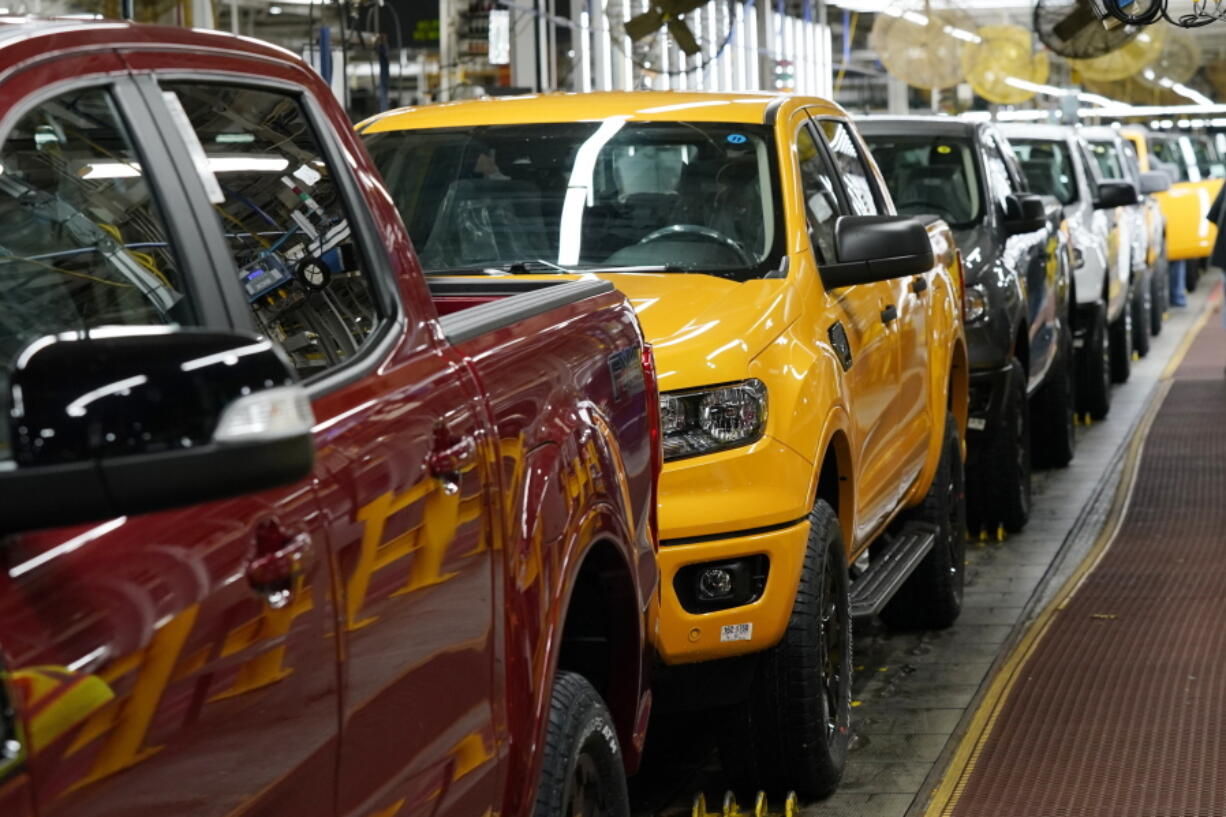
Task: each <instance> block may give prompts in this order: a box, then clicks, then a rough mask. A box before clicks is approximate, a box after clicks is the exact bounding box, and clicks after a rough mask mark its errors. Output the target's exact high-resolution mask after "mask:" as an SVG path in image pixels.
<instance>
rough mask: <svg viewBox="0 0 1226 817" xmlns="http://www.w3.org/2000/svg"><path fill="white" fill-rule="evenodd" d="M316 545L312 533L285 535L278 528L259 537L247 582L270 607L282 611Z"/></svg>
mask: <svg viewBox="0 0 1226 817" xmlns="http://www.w3.org/2000/svg"><path fill="white" fill-rule="evenodd" d="M313 550H314V545H313V544H312V541H311V535H310V534H309V533H297V534H293V535H286V534H285V533H284V532H282V531H281V529H280V527H279V526H276V525H271V526H268V527H265V528H262V529H261V530H260V531H259V533H258V534H257V535H256V551H257V552H256V555H255V556H254V557H253V558H252V559H251V561H249V562H247V581H248V583H250V585H251V589H252V590H254V591H255V592H256V593H257V594H258V595H260V596H263V597H264V600H265V601H266V602H267V603H268V606H269V607H271V608H273V609H274V610H280V609H281V608H283V607H285V606H286V605H287V604H289V602H290V598H291V597H292V596H293V593H294V584H295V583H296V582H297V580H298V577H300V576H302V575H303V574H304V573H305V572H306V569H307V566H308V565H309V564H310V561H311V556H312V555H313Z"/></svg>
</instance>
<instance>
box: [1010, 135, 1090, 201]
mask: <svg viewBox="0 0 1226 817" xmlns="http://www.w3.org/2000/svg"><path fill="white" fill-rule="evenodd" d="M1009 144H1010V145H1012V146H1013V153H1014V154H1015V155H1016V156H1017V159H1018V161H1019V162H1021V164H1022V172H1023V173H1025V174H1026V181H1027V182H1028V183H1029V184H1030V189H1031V190H1033V191H1034V192H1036V193H1042V194H1044V195H1047V196H1055V197H1056V198H1057V199H1058V200H1059V202H1060V203H1061V204H1072V203H1073V202H1075V201H1077V176H1076V174H1075V172H1074V171H1073V162H1072V158H1071V156H1070V155H1069V149H1068V145H1067V144H1065V143H1064V142H1057V141H1054V140H1049V139H1018V138H1015V137H1014V138H1010V139H1009Z"/></svg>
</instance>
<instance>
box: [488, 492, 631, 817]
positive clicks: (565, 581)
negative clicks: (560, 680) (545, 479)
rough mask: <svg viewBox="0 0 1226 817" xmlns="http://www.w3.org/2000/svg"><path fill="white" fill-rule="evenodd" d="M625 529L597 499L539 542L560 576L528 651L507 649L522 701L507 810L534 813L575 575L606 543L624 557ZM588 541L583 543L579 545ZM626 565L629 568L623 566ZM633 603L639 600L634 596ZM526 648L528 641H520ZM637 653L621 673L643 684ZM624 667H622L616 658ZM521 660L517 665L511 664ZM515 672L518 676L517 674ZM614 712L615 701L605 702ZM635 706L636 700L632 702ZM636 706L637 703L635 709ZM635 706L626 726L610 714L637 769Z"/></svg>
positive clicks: (512, 727) (514, 722) (511, 722)
mask: <svg viewBox="0 0 1226 817" xmlns="http://www.w3.org/2000/svg"><path fill="white" fill-rule="evenodd" d="M628 533H629V531H628V530H626V529H625V527H624V525H622V524H621V523H620V521H619V519H618V517H617V514H616V513H615V511H614V510H613V508H612V506H611V505H609V504H608V503H607V502H597V503H594V504H592V505H591V506H590V507H588V508H587V509H586V511H585V512H584V513H583V515H582V516H581V517H580V518H579V519H578V520H577V527H576V529H575V530H573V531H571V532H570V533H569V534H568V535H567V536H565V537H564V538H563V539H562V540H561V541H559V542H555V543H554V544H553V545H552V546H550V545H549V544H548V543H542V545H541V548H542V550H543V551H546V552H550V553H552V555H554V556H556V557H557V559H558V564H557V573H558V580H557V581H556V582H554V584H553V586H552V587H551V588H549V593H548V602H547V607H546V619H545V621H544V628H543V630H542V631H541V632H540V633H539V634H538V638H537V640H536V643H535V644H534V645H532V649H531V652H530V653H528V654H523V653H522V652H518V653H517V652H516V651H514V650H508V653H507V659H508V667H507V673H508V685H509V686H510V687H511V688H512V689H513V690H514V691H515V694H514V697H516V698H518V699H519V700H520V705H521V706H522V707H523V710H522V712H521V713H520V714H519V715H515V714H514V713H511V712H508V713H507V716H508V717H507V720H508V727H509V729H508V732H509V734H510V735H511V740H512V741H516V740H520V741H522V744H521V746H520V748H519V749H517V750H516V751H513V752H508V754H507V777H506V798H505V800H504V802H505V803H506V804H507V812H506V813H507V814H509V815H518V816H519V817H527V815H530V814H531V812H532V807H533V804H534V799H533V795H534V793H535V792H536V787H537V782H538V780H539V778H540V775H541V764H542V761H543V757H542V749H543V747H544V741H545V731H546V728H547V727H548V722H549V704H550V699H551V696H552V694H553V680H554V677H555V676H556V674H557V669H558V660H559V657H560V655H561V651H562V638H561V635H562V628H563V626H564V625H565V623H566V619H567V615H568V613H569V611H570V605H571V601H572V597H573V591H574V588H575V585H576V583H577V578H578V576H579V573H580V571H581V570H582V568H583V566H584V565H585V564H586V562H587V560H588V558H589V556H591V555H592V554H593V551H595V550H596V549H597V548H600V547H602V546H606V545H609V546H611V547H612V549H613V550H614V552H616V553H617V554H618V555H619V556H620V557H621V558H622V559H624V558H625V550H626V545H625V543H626V541H627V539H626V538H625V536H626V535H628ZM584 542H586V543H587V544H586V545H584V544H583V543H584ZM627 569H629V568H628V566H627ZM636 602H637V600H636ZM637 618H638V619H639V622H640V624H639V638H640V643H646V635H647V634H646V632H644V631H643V627H642V624H641V622H642V617H637ZM524 646H528V645H524ZM634 653H635V655H634V656H633V657H632V658H630V656H620V658H622V659H626V658H630V660H632V661H633V664H632V668H633V672H625V673H624V674H625V675H626V676H627V677H631V678H633V679H635V680H637V681H638V682H639V684H642V680H643V677H644V673H645V670H646V660H645V656H644V655H643V654H642V653H639V652H638V650H637V649H636V650H634ZM618 663H619V665H620V666H622V667H623V669H625V665H624V664H621V662H620V661H619V662H618ZM516 664H520V666H519V667H515V665H516ZM516 672H518V673H520V674H521V675H522V676H524V677H521V678H519V679H516V678H515V674H516ZM606 703H608V704H609V705H610V710H611V711H614V705H615V704H614V702H608V701H607V702H606ZM635 704H636V705H637V701H636V702H635ZM636 708H637V707H636ZM636 708H635V709H631V716H630V724H629V726H630V728H629V730H627V725H628V724H627V722H626V719H625V718H624V717H619V715H618V714H617V713H616V712H614V722H615V725H616V726H617V730H618V742H619V744H620V745H621V749H622V754H623V760H624V762H625V763H626V765H627V767H628V768H629V769H633V768H636V767H637V765H638V761H639V758H640V749H641V746H636V741H635V739H634V736H633V735H632V732H633V725H632V724H633V720H634V714H635V712H636Z"/></svg>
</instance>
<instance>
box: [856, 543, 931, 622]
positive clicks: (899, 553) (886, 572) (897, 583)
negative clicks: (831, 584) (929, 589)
mask: <svg viewBox="0 0 1226 817" xmlns="http://www.w3.org/2000/svg"><path fill="white" fill-rule="evenodd" d="M939 532H940V529H939V528H938V527H937V526H936V525H933V524H931V523H930V522H908V523H907V524H906V525H904V526H903V529H902V531H900V532H899V533H898V535H896V536H892V537H890V538H889V540H888V544H887V545H886V548H885V551H884V552H883V553H881V554H880V555H877V556H875V557H874V558H873V560H872V561H871V562H869V565H868V569H867V570H865V571H864V573H862V574H860V576H858V577H857V578H856V579H854V580H853V581H852V583H851V593H850V601H851V615H852V618H868V617H869V616H875V615H877V614H878V613H880V612H881V609H882V608H883V607H885V606H886V604H887V603H888V602H889V601H890V599H892V598H893V597H894V594H895V593H897V592H898V588H900V587H902V585H903V582H905V581H906V580H907V577H908V576H910V575H911V573H912V572H914V570H915V568H916V567H918V566H919V563H920V562H921V561H922V560H923V558H924V557H925V556H927V555H928V551H930V550H932V546H933V545H934V544H936V541H937V534H938V533H939Z"/></svg>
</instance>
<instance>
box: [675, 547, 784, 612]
mask: <svg viewBox="0 0 1226 817" xmlns="http://www.w3.org/2000/svg"><path fill="white" fill-rule="evenodd" d="M769 571H770V560H769V559H768V558H766V556H765V555H764V554H755V555H753V556H743V557H741V558H739V559H729V560H727V561H723V562H703V563H700V564H695V565H686V566H685V567H683V568H681V569H680V570H678V571H677V574H676V575H675V576H673V589H674V590H676V591H677V600H678V601H680V602H681V606H682V608H683V609H685V610H686V611H687V612H690V613H710V612H713V611H715V610H727V609H728V608H730V607H739V606H741V605H743V604H753V603H754V602H755V601H757V600H758V599H760V598H761V597H762V593H763V592H764V591H765V590H766V575H767V573H768V572H769Z"/></svg>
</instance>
